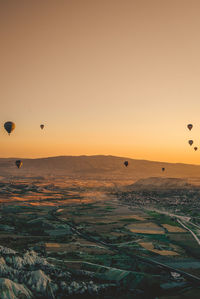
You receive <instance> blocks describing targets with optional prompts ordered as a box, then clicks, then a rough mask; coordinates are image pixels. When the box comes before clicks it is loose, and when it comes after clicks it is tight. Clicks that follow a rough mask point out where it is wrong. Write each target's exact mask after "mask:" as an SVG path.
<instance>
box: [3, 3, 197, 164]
mask: <svg viewBox="0 0 200 299" xmlns="http://www.w3.org/2000/svg"><path fill="white" fill-rule="evenodd" d="M0 42H1V47H0V53H1V55H0V86H1V87H0V104H1V105H0V124H1V129H0V157H47V156H55V155H95V154H111V155H118V156H126V157H131V158H136V159H149V160H159V161H169V162H186V163H195V164H200V150H199V151H197V152H194V150H193V147H192V148H191V147H190V146H189V145H188V143H187V141H188V139H194V141H195V142H194V143H195V145H196V146H199V149H200V1H198V0H196V1H194V0H187V1H186V0H162V1H161V0H137V1H136V0H98V1H97V0H56V1H55V0H54V1H51V0H47V1H44V0H29V1H27V0H26V1H20V0H18V1H15V0H0ZM7 120H12V121H14V122H15V123H16V129H15V131H14V132H13V134H12V135H11V136H8V135H7V133H6V132H5V131H4V129H3V124H4V122H5V121H7ZM190 122H191V123H193V124H194V128H193V130H192V131H191V132H189V131H188V130H187V128H186V126H187V124H188V123H190ZM41 123H44V124H45V126H46V127H45V130H43V131H42V130H40V127H39V126H40V124H41Z"/></svg>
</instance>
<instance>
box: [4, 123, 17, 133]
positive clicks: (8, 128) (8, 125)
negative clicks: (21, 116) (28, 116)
mask: <svg viewBox="0 0 200 299" xmlns="http://www.w3.org/2000/svg"><path fill="white" fill-rule="evenodd" d="M4 129H5V130H6V131H7V133H8V134H9V135H10V133H12V131H13V130H14V129H15V123H14V122H12V121H7V122H5V124H4Z"/></svg>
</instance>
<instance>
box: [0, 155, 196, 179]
mask: <svg viewBox="0 0 200 299" xmlns="http://www.w3.org/2000/svg"><path fill="white" fill-rule="evenodd" d="M16 159H20V158H19V157H18V158H10V159H7V158H6V159H4V158H1V159H0V175H1V176H5V175H14V176H22V177H23V176H46V175H48V176H49V175H52V176H57V175H66V176H75V177H91V178H110V179H112V178H119V179H124V180H126V179H130V178H131V179H134V180H135V179H136V180H137V179H140V178H147V177H179V178H184V177H199V178H200V165H190V164H179V163H178V164H176V163H164V162H154V161H146V160H136V159H129V158H127V157H115V156H103V155H102V156H100V155H99V156H59V157H50V158H40V159H22V160H23V167H22V168H21V169H17V168H16V166H15V160H16ZM125 160H128V161H129V166H128V167H127V168H126V167H125V166H124V165H123V163H124V161H125ZM162 167H165V169H166V170H165V172H164V173H163V172H162V171H161V168H162Z"/></svg>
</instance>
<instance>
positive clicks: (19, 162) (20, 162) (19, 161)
mask: <svg viewBox="0 0 200 299" xmlns="http://www.w3.org/2000/svg"><path fill="white" fill-rule="evenodd" d="M15 164H16V166H17V168H21V167H22V165H23V162H22V161H21V160H17V161H15Z"/></svg>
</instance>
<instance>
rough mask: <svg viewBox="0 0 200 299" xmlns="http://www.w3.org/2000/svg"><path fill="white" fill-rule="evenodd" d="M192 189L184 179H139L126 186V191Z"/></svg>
mask: <svg viewBox="0 0 200 299" xmlns="http://www.w3.org/2000/svg"><path fill="white" fill-rule="evenodd" d="M192 187H194V186H193V185H192V184H190V183H189V182H188V180H187V179H184V178H161V177H150V178H145V179H140V180H138V181H137V182H135V183H134V184H132V185H130V186H127V189H128V190H162V189H163V190H165V189H166V190H169V189H188V188H192Z"/></svg>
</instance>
